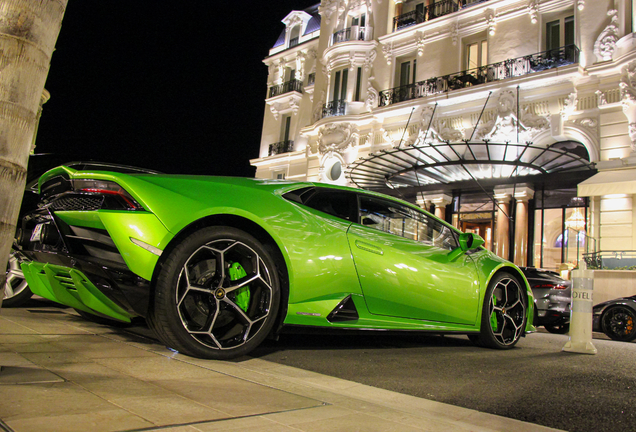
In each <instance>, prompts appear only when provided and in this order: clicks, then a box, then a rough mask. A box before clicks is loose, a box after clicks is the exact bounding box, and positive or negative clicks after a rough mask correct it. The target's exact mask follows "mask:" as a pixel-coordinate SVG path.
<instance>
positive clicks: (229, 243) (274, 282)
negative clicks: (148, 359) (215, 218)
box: [151, 227, 280, 360]
mask: <svg viewBox="0 0 636 432" xmlns="http://www.w3.org/2000/svg"><path fill="white" fill-rule="evenodd" d="M154 299H155V301H154V305H152V306H153V307H152V308H151V311H152V312H151V314H152V317H151V325H152V326H153V327H156V329H157V331H156V333H157V336H158V337H159V339H161V340H162V342H163V343H165V344H166V345H167V346H168V347H170V348H172V349H174V350H176V351H178V352H181V353H183V354H187V355H190V356H193V357H199V358H208V359H219V360H222V359H230V358H235V357H240V356H242V355H245V354H247V353H249V352H250V351H252V350H253V349H254V348H256V347H257V346H258V345H260V344H261V342H263V340H265V338H266V337H267V336H268V334H269V333H270V331H271V330H272V327H273V326H274V323H275V321H276V316H277V314H278V309H279V303H280V282H279V278H278V272H277V269H276V263H275V260H274V259H273V258H272V256H271V254H270V253H269V252H268V251H267V249H266V248H265V247H264V246H263V245H262V244H261V243H260V242H259V241H258V240H257V239H255V238H254V237H252V236H251V235H249V234H247V233H246V232H244V231H241V230H239V229H236V228H231V227H207V228H203V229H201V230H199V231H197V232H195V233H193V234H191V235H190V236H188V237H187V238H186V239H185V240H183V241H182V242H181V243H179V244H178V245H177V246H176V247H175V248H174V249H173V250H172V251H171V252H170V254H169V255H168V257H167V258H166V260H165V262H164V263H163V266H162V268H161V271H160V272H159V275H158V277H157V282H156V288H155V296H154ZM246 299H247V300H246Z"/></svg>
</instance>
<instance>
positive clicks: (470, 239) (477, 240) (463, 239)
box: [459, 233, 485, 252]
mask: <svg viewBox="0 0 636 432" xmlns="http://www.w3.org/2000/svg"><path fill="white" fill-rule="evenodd" d="M484 242H485V240H484V239H483V238H482V237H481V236H480V235H479V234H474V233H462V234H460V235H459V247H460V248H461V250H462V251H464V252H466V251H469V250H471V249H477V248H478V247H479V246H481V245H483V244H484Z"/></svg>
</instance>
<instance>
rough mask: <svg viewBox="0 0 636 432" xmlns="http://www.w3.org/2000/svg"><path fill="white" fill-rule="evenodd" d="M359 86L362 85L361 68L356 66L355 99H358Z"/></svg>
mask: <svg viewBox="0 0 636 432" xmlns="http://www.w3.org/2000/svg"><path fill="white" fill-rule="evenodd" d="M361 87H362V68H361V67H359V68H358V74H357V76H356V94H355V98H354V100H355V101H358V102H359V101H360V91H361Z"/></svg>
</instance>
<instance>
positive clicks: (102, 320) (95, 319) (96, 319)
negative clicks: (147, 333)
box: [73, 308, 130, 327]
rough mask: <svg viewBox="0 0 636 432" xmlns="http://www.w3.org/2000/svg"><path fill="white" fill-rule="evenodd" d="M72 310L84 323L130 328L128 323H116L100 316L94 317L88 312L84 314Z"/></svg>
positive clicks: (116, 321)
mask: <svg viewBox="0 0 636 432" xmlns="http://www.w3.org/2000/svg"><path fill="white" fill-rule="evenodd" d="M73 309H74V310H75V312H77V314H78V315H79V316H81V317H82V318H84V319H85V320H86V321H90V322H94V323H96V324H104V325H109V326H112V327H129V326H130V323H128V322H125V321H118V320H116V319H113V318H109V317H105V316H102V315H96V314H92V313H89V312H84V311H83V310H79V309H75V308H73Z"/></svg>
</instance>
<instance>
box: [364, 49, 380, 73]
mask: <svg viewBox="0 0 636 432" xmlns="http://www.w3.org/2000/svg"><path fill="white" fill-rule="evenodd" d="M377 55H378V53H377V52H376V51H375V50H374V49H373V50H371V51H369V52H368V53H367V57H366V58H365V59H364V72H365V73H370V72H371V68H372V67H373V62H374V61H375V58H376V57H377Z"/></svg>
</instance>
